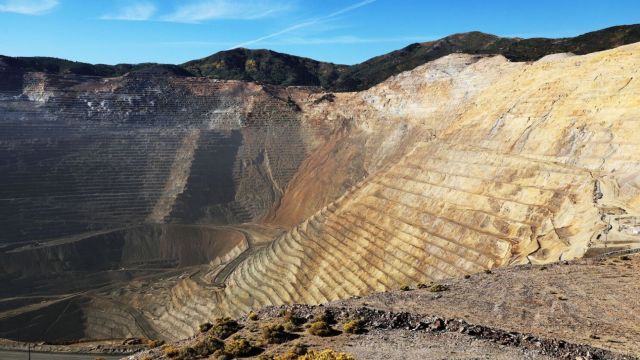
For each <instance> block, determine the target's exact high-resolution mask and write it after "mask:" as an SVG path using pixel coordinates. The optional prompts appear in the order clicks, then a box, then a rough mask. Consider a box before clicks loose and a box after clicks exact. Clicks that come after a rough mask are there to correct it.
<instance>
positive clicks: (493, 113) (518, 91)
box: [153, 44, 640, 338]
mask: <svg viewBox="0 0 640 360" xmlns="http://www.w3.org/2000/svg"><path fill="white" fill-rule="evenodd" d="M638 54H640V45H637V44H635V45H629V46H625V47H620V48H618V49H615V50H611V51H606V52H600V53H596V54H591V55H586V56H576V57H570V58H560V59H555V60H554V59H545V60H544V61H540V62H536V63H531V64H525V63H513V62H509V61H507V60H506V59H505V58H504V57H501V56H497V57H481V56H472V55H451V56H448V57H445V58H442V59H439V60H438V61H435V62H432V63H430V64H427V65H425V66H422V67H419V68H417V69H415V70H414V71H412V72H407V73H403V74H400V75H398V76H396V77H394V78H391V79H389V80H388V81H387V82H385V83H383V84H380V85H378V86H376V87H374V88H372V89H370V90H369V91H367V92H363V93H353V94H340V95H337V96H336V97H335V99H334V100H333V102H327V101H323V102H321V103H318V101H317V100H319V99H321V98H322V97H323V95H322V94H315V95H314V94H312V95H309V94H307V95H304V96H306V99H307V100H306V101H305V102H303V101H302V100H301V97H304V96H303V95H301V94H298V95H299V97H298V98H296V99H297V101H298V103H299V104H301V108H302V110H303V113H304V114H305V118H304V120H303V121H307V122H310V121H313V120H311V119H315V121H321V120H319V119H324V121H326V122H329V123H334V124H344V122H345V121H347V120H348V121H347V122H349V123H350V125H349V130H348V131H349V132H350V133H353V134H358V133H359V132H362V133H367V134H368V137H367V138H366V141H365V142H364V147H363V148H360V150H361V151H363V154H364V156H363V159H362V164H363V167H364V168H365V169H366V171H365V172H364V173H363V175H362V176H361V178H360V180H359V182H358V183H357V184H355V185H354V186H353V187H352V188H351V189H350V190H349V191H347V192H346V193H344V194H342V195H341V196H340V197H339V198H338V199H337V200H335V201H333V202H332V203H330V204H329V205H327V206H324V207H322V208H321V209H320V211H318V212H316V213H314V214H312V215H311V216H310V217H309V218H308V219H306V220H304V221H303V222H302V223H301V224H299V225H297V226H295V227H294V228H293V229H292V230H291V231H289V232H287V233H286V234H284V235H282V236H280V237H278V238H277V239H275V240H274V241H273V242H272V243H271V244H270V245H269V246H268V247H265V248H263V249H261V250H259V251H258V252H257V253H255V254H254V255H251V256H249V257H247V258H246V260H244V261H243V262H242V263H241V264H239V265H238V267H237V268H236V269H235V271H234V272H233V273H232V274H231V275H230V277H229V278H228V279H227V281H226V282H225V285H226V286H225V288H224V289H213V288H211V287H207V286H203V285H202V284H201V283H199V282H198V281H195V279H188V280H185V281H182V282H178V283H176V286H175V288H174V289H173V290H172V292H171V294H170V295H169V294H167V296H166V297H165V298H163V301H162V302H159V303H158V304H157V305H155V306H154V307H153V317H154V318H158V319H159V320H158V321H157V322H155V324H156V326H158V327H162V328H163V331H165V332H166V333H167V334H168V335H170V337H174V338H179V337H183V336H187V335H189V334H191V333H192V332H193V327H194V325H193V324H194V321H195V323H198V322H203V321H206V320H207V319H210V318H212V317H216V316H222V315H235V316H238V315H241V314H243V313H246V312H247V311H249V310H250V309H252V308H257V307H262V306H265V305H271V304H284V303H311V304H316V303H323V302H326V301H331V300H336V299H341V298H347V297H350V296H354V295H362V294H366V293H369V292H371V291H381V290H388V289H393V288H396V287H399V286H400V285H401V284H406V283H416V282H427V281H439V280H442V279H446V278H451V277H461V276H462V275H464V274H468V273H473V272H478V271H481V270H482V269H490V268H494V267H499V266H504V265H507V264H526V263H548V262H553V261H557V260H563V259H573V258H576V257H581V256H583V255H585V254H586V253H587V252H593V251H595V252H610V251H616V250H622V249H629V248H638V247H640V231H639V230H640V228H639V227H638V225H637V224H638V222H637V220H638V216H639V215H640V214H639V212H640V211H639V210H640V208H639V207H638V200H639V199H640V191H639V188H640V187H639V186H638V183H637V181H638V178H639V175H640V174H639V173H638V170H637V169H638V167H637V163H638V162H639V161H640V158H639V156H640V155H638V154H640V151H638V150H640V149H638V147H640V143H639V142H638V141H637V139H635V140H634V138H633V136H632V135H631V134H633V133H635V131H636V130H635V129H636V127H637V122H635V121H634V119H635V118H637V117H638V109H640V107H639V106H638V103H637V99H638V94H639V93H640V85H639V84H638V83H637V82H634V80H633V78H634V77H635V76H636V75H635V74H636V73H637V71H638V70H637V69H638V68H639V65H640V56H638ZM596 89H597V90H596ZM436 105H437V106H436ZM328 113H330V114H332V115H331V116H327V114H328ZM390 128H395V129H401V130H399V131H400V135H398V136H389V133H387V132H385V130H386V129H390ZM357 136H358V135H356V137H357ZM334 144H335V147H333V150H332V151H331V153H332V154H335V156H336V157H337V158H340V156H341V155H342V154H345V156H347V158H348V157H349V155H348V154H349V153H351V152H352V150H351V147H352V146H355V148H359V147H360V146H362V145H361V144H359V142H358V141H356V142H355V143H354V144H349V143H344V142H335V143H334ZM399 144H402V145H403V146H397V145H399ZM397 149H404V150H403V151H402V153H400V154H398V152H397ZM367 150H371V151H367ZM323 152H324V153H327V150H323ZM312 158H313V156H310V157H308V158H307V160H306V161H308V160H309V159H312ZM324 167H326V168H324ZM301 169H308V167H307V166H306V165H305V164H303V165H302V166H301ZM333 169H335V162H333V161H326V162H320V163H316V167H315V170H316V171H315V173H314V174H315V177H316V179H315V180H314V182H313V183H314V184H315V185H316V186H317V187H315V188H314V189H313V190H314V193H316V192H317V193H328V192H332V191H334V192H335V191H336V190H335V189H336V188H337V187H336V185H335V184H332V185H329V186H327V187H323V186H322V185H321V184H323V183H326V184H329V183H331V181H323V179H322V177H325V178H328V179H331V178H335V177H333V174H331V173H330V172H331V171H333ZM300 176H303V175H302V174H297V175H296V177H294V179H293V180H292V182H291V183H290V185H289V187H288V189H287V190H286V191H285V196H284V197H283V199H282V201H281V203H280V204H285V203H287V201H288V200H287V196H288V194H296V193H300V192H299V190H298V191H297V190H296V188H295V187H296V186H300V187H305V186H306V185H305V183H304V182H297V181H296V179H297V178H298V177H300ZM318 177H320V179H317V178H318ZM296 198H297V197H294V199H292V200H291V201H296V200H295V199H296ZM312 199H313V197H312ZM323 199H324V200H321V199H319V200H317V202H316V205H317V206H321V205H322V203H323V201H326V197H323ZM277 218H278V216H277V215H276V216H275V218H274V219H277ZM274 221H277V220H274ZM613 228H615V229H617V230H615V231H612V229H613Z"/></svg>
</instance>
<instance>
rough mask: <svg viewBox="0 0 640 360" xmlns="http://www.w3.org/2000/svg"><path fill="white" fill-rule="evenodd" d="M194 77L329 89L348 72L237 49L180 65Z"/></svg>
mask: <svg viewBox="0 0 640 360" xmlns="http://www.w3.org/2000/svg"><path fill="white" fill-rule="evenodd" d="M181 66H182V67H184V68H185V69H186V70H188V71H189V72H191V73H192V74H194V75H197V76H207V77H212V78H216V79H228V80H249V81H259V82H264V83H268V84H276V85H309V86H322V87H325V88H332V87H333V86H334V84H335V83H336V82H337V81H338V80H339V79H340V77H341V76H342V75H343V74H344V73H345V72H348V71H349V69H350V67H349V66H347V65H335V64H331V63H326V62H320V61H316V60H313V59H308V58H304V57H298V56H293V55H288V54H282V53H279V52H275V51H271V50H250V49H244V48H238V49H233V50H228V51H221V52H218V53H215V54H213V55H211V56H209V57H206V58H203V59H199V60H193V61H189V62H187V63H184V64H182V65H181Z"/></svg>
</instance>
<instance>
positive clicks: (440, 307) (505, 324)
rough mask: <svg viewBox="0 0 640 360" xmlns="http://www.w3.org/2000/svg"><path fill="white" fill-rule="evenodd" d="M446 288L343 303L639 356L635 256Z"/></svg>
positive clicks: (639, 261)
mask: <svg viewBox="0 0 640 360" xmlns="http://www.w3.org/2000/svg"><path fill="white" fill-rule="evenodd" d="M623 259H628V260H623ZM446 283H447V284H448V285H450V290H449V291H445V292H439V293H435V294H434V293H431V292H429V291H426V290H416V291H408V292H387V293H379V294H374V295H372V296H369V297H366V298H362V299H357V300H351V301H348V302H347V303H349V304H350V305H351V306H358V305H362V306H365V305H366V306H369V307H372V308H377V309H384V310H391V311H410V312H413V313H418V314H423V315H437V316H441V317H445V318H460V319H465V320H466V321H468V322H470V323H474V324H483V325H487V326H491V327H498V328H501V329H506V330H510V331H518V332H527V333H532V334H534V335H538V336H541V337H546V338H556V339H562V340H565V341H567V342H573V343H584V344H589V345H592V346H596V347H601V348H604V349H611V350H614V351H619V352H622V353H625V352H628V353H631V354H634V355H636V356H637V355H640V297H639V296H638V295H639V294H640V255H630V256H625V257H612V258H602V259H585V260H579V261H574V262H567V263H557V264H552V265H547V266H518V267H510V268H505V269H501V270H497V271H495V270H494V271H493V272H492V273H491V274H486V273H479V274H475V275H472V276H471V277H470V278H468V279H459V280H452V281H448V282H446Z"/></svg>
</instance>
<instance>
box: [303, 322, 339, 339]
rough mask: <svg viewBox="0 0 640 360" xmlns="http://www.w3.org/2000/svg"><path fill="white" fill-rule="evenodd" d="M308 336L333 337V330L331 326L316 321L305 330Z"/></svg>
mask: <svg viewBox="0 0 640 360" xmlns="http://www.w3.org/2000/svg"><path fill="white" fill-rule="evenodd" d="M307 331H308V332H309V334H311V335H316V336H323V337H324V336H332V335H335V332H336V331H335V330H334V329H332V328H331V326H330V325H329V324H328V323H327V322H326V321H323V320H316V321H314V322H312V323H311V324H310V325H309V328H308V329H307Z"/></svg>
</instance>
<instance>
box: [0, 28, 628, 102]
mask: <svg viewBox="0 0 640 360" xmlns="http://www.w3.org/2000/svg"><path fill="white" fill-rule="evenodd" d="M639 41H640V24H634V25H621V26H613V27H609V28H606V29H602V30H597V31H593V32H589V33H585V34H582V35H579V36H576V37H568V38H558V39H552V38H529V39H522V38H509V37H499V36H496V35H491V34H487V33H483V32H479V31H472V32H466V33H457V34H453V35H449V36H447V37H444V38H442V39H438V40H434V41H428V42H423V43H414V44H411V45H409V46H406V47H404V48H402V49H399V50H395V51H392V52H390V53H387V54H383V55H379V56H376V57H373V58H371V59H369V60H366V61H364V62H362V63H359V64H355V65H340V64H334V63H329V62H322V61H317V60H314V59H310V58H306V57H300V56H295V55H289V54H285V53H280V52H276V51H273V50H267V49H255V50H252V49H246V48H236V49H232V50H226V51H220V52H217V53H215V54H213V55H210V56H207V57H204V58H201V59H197V60H191V61H188V62H185V63H183V64H180V65H169V64H157V63H140V64H117V65H104V64H95V65H94V64H88V63H83V62H75V61H70V60H64V59H58V58H52V57H9V56H3V55H0V80H2V81H3V82H10V80H12V79H13V80H14V81H15V80H16V79H17V78H20V77H21V76H22V75H23V74H24V73H26V72H44V73H49V74H75V75H88V76H101V77H114V76H121V75H125V74H127V73H142V74H147V75H150V76H202V77H209V78H215V79H220V80H244V81H254V82H259V83H264V84H270V85H285V86H318V87H322V88H324V89H326V90H330V91H360V90H365V89H368V88H370V87H371V86H374V85H376V84H379V83H380V82H382V81H384V80H386V79H387V78H389V77H390V76H393V75H396V74H398V73H401V72H403V71H407V70H412V69H414V68H416V67H418V66H420V65H423V64H425V63H427V62H430V61H433V60H436V59H438V58H440V57H443V56H446V55H449V54H452V53H468V54H485V55H503V56H505V57H506V58H507V59H509V60H511V61H535V60H538V59H540V58H542V57H544V56H546V55H550V54H554V53H566V52H571V53H574V54H576V55H582V54H588V53H592V52H596V51H602V50H608V49H611V48H614V47H618V46H621V45H626V44H630V43H634V42H639Z"/></svg>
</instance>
